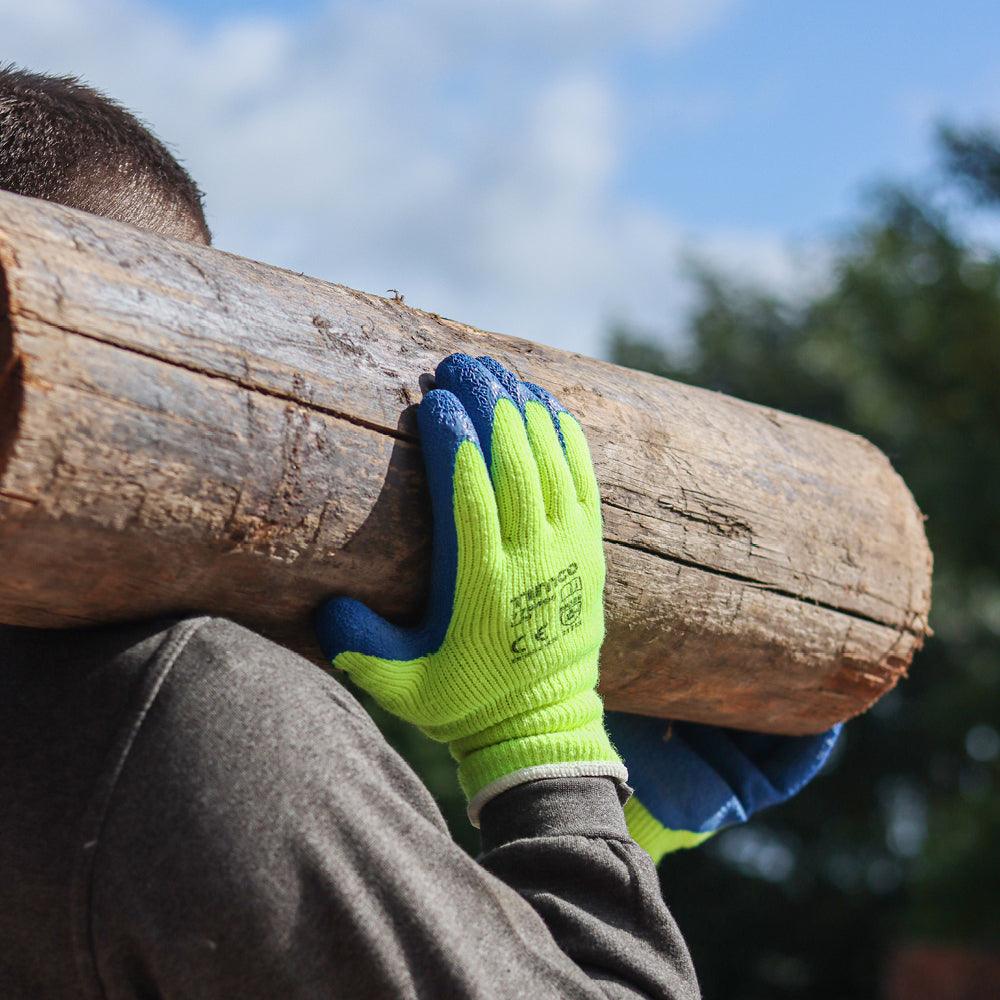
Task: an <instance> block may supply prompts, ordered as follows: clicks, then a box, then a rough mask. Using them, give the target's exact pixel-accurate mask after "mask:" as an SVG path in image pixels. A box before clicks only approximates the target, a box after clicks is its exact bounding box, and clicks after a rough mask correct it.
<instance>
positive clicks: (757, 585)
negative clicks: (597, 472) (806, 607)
mask: <svg viewBox="0 0 1000 1000" xmlns="http://www.w3.org/2000/svg"><path fill="white" fill-rule="evenodd" d="M604 541H605V542H606V543H607V544H609V545H620V546H621V547H622V548H625V549H632V550H633V551H635V552H642V553H644V554H645V555H648V556H656V558H657V559H662V560H664V562H668V563H673V564H674V565H675V566H686V567H688V568H689V569H697V570H701V571H702V572H703V573H709V574H711V575H712V576H717V577H721V578H722V579H725V580H734V581H736V582H737V583H743V584H746V585H747V586H749V587H753V588H754V589H755V590H766V591H768V592H769V593H771V594H777V595H778V596H779V597H787V598H789V599H791V600H793V601H798V602H799V603H801V604H811V605H812V606H813V607H817V608H823V609H824V610H826V611H833V612H836V613H837V614H841V615H846V616H847V617H849V618H856V619H857V620H858V621H863V622H868V623H869V624H871V625H878V626H880V627H882V628H888V629H892V630H893V631H894V632H897V633H899V635H900V637H901V636H902V635H904V634H906V633H909V634H910V635H913V636H915V637H916V638H918V639H923V638H924V636H926V634H927V632H926V630H925V629H923V628H920V627H914V626H913V625H910V624H909V623H908V624H906V625H903V626H900V625H896V624H894V623H892V622H885V621H880V620H879V619H878V618H873V617H872V616H871V615H866V614H864V612H861V611H854V610H851V609H849V608H841V607H838V606H837V605H836V604H829V603H827V602H826V601H820V600H818V599H816V598H813V597H807V596H805V595H804V594H796V593H795V592H794V591H792V590H786V589H785V588H784V587H776V586H775V585H774V584H772V583H765V582H764V581H763V580H755V579H754V578H753V577H751V576H744V575H743V574H742V573H735V572H732V571H731V570H724V569H718V568H716V567H713V566H705V565H704V564H702V563H699V562H695V561H694V560H693V559H684V558H683V557H682V556H675V555H669V554H668V553H666V552H660V551H658V550H657V549H653V548H650V547H649V546H647V545H639V544H638V543H636V542H628V541H625V540H623V539H620V538H608V537H607V536H605V538H604ZM907 611H908V613H909V614H911V615H912V614H913V612H912V611H910V609H907ZM897 644H898V639H897V641H896V643H894V644H893V647H892V648H895V646H896V645H897Z"/></svg>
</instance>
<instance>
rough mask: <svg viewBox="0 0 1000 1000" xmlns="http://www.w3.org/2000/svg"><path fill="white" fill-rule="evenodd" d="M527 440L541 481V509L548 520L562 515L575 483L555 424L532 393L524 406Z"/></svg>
mask: <svg viewBox="0 0 1000 1000" xmlns="http://www.w3.org/2000/svg"><path fill="white" fill-rule="evenodd" d="M524 417H525V423H526V425H527V428H528V440H529V441H530V442H531V449H532V451H533V452H534V453H535V463H536V464H537V466H538V475H539V478H540V479H541V482H542V495H543V497H544V498H545V512H546V514H547V515H548V518H549V520H550V521H559V520H561V519H562V518H564V517H565V516H566V514H567V511H568V510H569V509H570V504H572V505H573V507H574V508H575V507H576V499H577V496H576V484H575V483H574V482H573V475H572V473H571V472H570V467H569V462H568V461H567V459H566V452H565V450H564V448H563V444H562V440H561V437H560V433H559V428H558V425H557V424H555V423H554V422H553V419H552V414H551V412H550V410H549V408H548V406H547V405H546V404H545V403H544V402H543V401H542V400H540V399H538V397H537V396H535V395H534V393H532V395H531V398H530V399H529V400H528V402H527V403H526V404H525V407H524Z"/></svg>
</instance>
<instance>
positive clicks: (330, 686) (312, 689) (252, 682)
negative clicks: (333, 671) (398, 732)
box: [143, 617, 373, 759]
mask: <svg viewBox="0 0 1000 1000" xmlns="http://www.w3.org/2000/svg"><path fill="white" fill-rule="evenodd" d="M157 660H158V664H157V666H156V673H158V674H160V675H162V682H160V683H158V684H157V690H156V691H155V696H154V697H152V698H151V699H150V704H149V708H148V712H147V717H146V718H145V719H144V720H143V728H145V729H147V730H155V731H156V737H155V738H156V739H158V740H159V741H161V747H160V751H161V752H160V754H159V756H160V758H161V759H162V758H163V753H162V750H163V748H164V745H165V744H169V743H171V742H173V741H177V740H187V741H190V740H195V741H197V740H198V739H202V738H203V739H207V740H214V741H218V740H219V739H220V738H221V736H224V735H228V736H229V737H232V738H235V734H237V733H248V732H252V733H255V734H256V739H255V740H253V741H251V743H250V745H248V746H246V747H243V748H242V750H243V752H245V753H253V752H254V750H255V749H256V748H259V747H261V746H266V747H267V748H268V752H269V753H273V752H275V750H276V748H277V747H278V746H279V745H281V744H283V743H291V744H293V745H295V746H296V748H297V749H298V744H299V738H300V736H302V735H303V734H312V736H313V738H315V736H316V735H318V734H319V733H321V732H325V733H327V734H328V735H329V736H331V737H334V736H336V735H337V734H340V733H342V731H343V727H344V725H345V723H346V724H348V725H349V726H350V727H351V728H353V727H354V726H360V727H362V729H364V730H366V731H368V730H371V729H372V728H373V727H372V723H371V720H370V719H369V717H368V715H367V713H366V712H365V711H364V710H363V709H362V707H361V705H360V704H359V703H358V701H357V700H356V699H355V698H354V696H353V695H352V694H351V693H350V692H349V691H348V690H347V689H346V688H345V687H344V686H343V685H342V684H340V683H339V682H338V681H336V680H335V679H334V678H333V677H331V676H330V675H328V674H327V673H325V672H324V671H323V670H321V669H320V668H319V667H318V666H316V665H315V664H313V663H310V662H309V661H308V660H306V659H305V658H304V657H302V656H300V655H299V654H297V653H295V652H293V651H291V650H289V649H286V648H285V647H283V646H280V645H278V644H277V643H275V642H273V641H271V640H270V639H267V638H265V637H264V636H261V635H258V634H257V633H256V632H252V631H251V630H250V629H248V628H245V627H243V626H242V625H238V624H236V623H235V622H233V621H230V620H228V619H225V618H215V617H199V618H188V619H184V620H181V621H178V622H176V623H174V624H173V625H172V626H171V627H170V628H169V629H168V630H166V631H165V632H164V634H163V638H162V642H161V645H160V647H159V649H158V651H157ZM223 742H224V743H228V742H229V741H228V740H224V741H223ZM218 749H219V750H224V749H225V746H220V747H219V748H218Z"/></svg>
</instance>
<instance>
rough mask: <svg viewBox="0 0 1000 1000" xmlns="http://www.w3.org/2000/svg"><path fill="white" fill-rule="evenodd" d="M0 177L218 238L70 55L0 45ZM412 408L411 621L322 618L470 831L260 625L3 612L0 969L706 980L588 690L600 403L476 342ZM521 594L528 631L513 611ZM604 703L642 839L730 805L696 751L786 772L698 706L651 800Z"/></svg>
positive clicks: (161, 984)
mask: <svg viewBox="0 0 1000 1000" xmlns="http://www.w3.org/2000/svg"><path fill="white" fill-rule="evenodd" d="M0 187H2V188H4V189H6V190H9V191H14V192H15V193H18V194H24V195H29V196H34V197H45V198H49V199H50V200H54V201H60V202H62V203H64V204H67V205H71V206H73V207H76V208H80V209H82V210H84V211H90V212H95V213H98V214H102V215H107V216H109V217H112V218H116V219H119V220H120V221H123V222H127V223H131V224H133V225H138V226H142V227H144V228H147V229H151V230H153V231H156V232H160V233H163V234H164V235H167V236H173V237H177V238H182V239H189V240H196V241H199V242H206V243H207V242H209V239H210V237H209V231H208V227H207V225H206V223H205V219H204V215H203V212H202V208H201V197H200V194H199V193H198V191H197V188H196V187H195V185H194V184H193V182H192V181H191V179H190V177H189V176H188V175H187V174H186V172H185V171H184V170H183V168H181V167H180V166H179V165H178V164H177V163H176V162H175V161H174V160H173V158H172V157H171V156H170V154H169V153H168V152H167V150H166V149H165V147H164V146H163V145H162V144H161V143H159V142H158V140H156V139H155V138H154V137H153V136H152V135H151V134H150V133H149V132H148V131H147V130H146V129H145V128H144V127H143V126H142V125H141V124H140V123H139V122H138V121H136V120H135V119H134V118H133V117H132V116H131V115H130V114H129V113H128V112H127V111H125V110H124V109H123V108H121V107H120V106H118V105H116V104H114V103H113V102H111V101H109V100H108V99H107V98H104V97H102V96H101V95H99V94H97V93H95V92H94V91H92V90H90V89H89V88H86V87H83V86H82V85H80V84H79V83H77V82H76V81H73V80H70V79H54V78H48V77H41V76H38V75H33V74H28V73H23V72H19V71H15V70H13V69H7V70H0ZM419 419H420V427H421V440H422V446H423V450H424V457H425V463H426V466H427V471H428V478H429V482H430V485H431V495H432V502H433V507H434V558H433V581H432V589H431V598H430V601H429V606H428V610H427V616H426V619H425V621H424V623H423V624H422V625H421V626H420V627H419V628H417V629H410V630H404V629H400V628H397V627H395V626H393V625H391V624H390V623H387V622H384V621H382V620H380V619H378V618H377V617H376V616H374V615H373V614H372V613H371V612H370V611H368V609H366V608H364V607H363V606H361V605H359V604H357V603H356V602H353V601H350V600H348V599H336V600H333V601H331V602H330V603H329V604H328V605H326V606H325V607H324V608H323V609H321V611H320V613H319V615H318V618H317V628H318V635H319V639H320V642H321V645H322V646H323V648H324V650H325V652H326V653H327V655H328V656H329V658H330V659H331V661H332V663H333V665H334V666H335V667H336V668H338V669H341V670H344V671H346V672H347V673H349V674H350V675H351V676H352V678H353V679H354V680H355V681H356V682H357V683H358V684H360V685H361V686H362V687H364V688H366V689H367V690H369V691H370V692H371V693H372V694H373V695H374V696H375V697H376V698H377V699H378V700H379V701H380V702H381V703H382V704H383V705H384V706H385V707H386V708H388V709H389V710H390V711H393V712H395V713H396V714H398V715H400V716H401V717H402V718H404V719H407V720H409V721H411V722H413V723H414V724H416V725H418V726H419V727H420V728H421V729H422V730H423V731H424V732H425V733H427V734H428V735H429V736H430V737H431V738H434V739H439V740H443V741H447V742H448V743H449V746H450V748H451V750H452V753H453V755H454V756H455V758H456V760H457V761H458V762H459V764H458V766H459V776H460V780H461V782H462V785H463V787H464V788H465V790H466V792H467V794H468V796H469V813H470V819H471V820H472V821H473V822H474V823H476V824H477V825H479V826H480V830H481V836H482V841H483V853H482V855H481V856H480V858H479V859H478V861H477V860H473V859H472V858H470V857H468V856H467V855H466V854H465V853H464V852H462V851H461V850H459V849H458V848H457V847H456V846H455V844H454V843H453V842H452V841H451V839H450V837H449V836H448V833H447V831H446V829H445V826H444V823H443V821H442V819H441V816H440V814H439V812H438V811H437V808H436V807H435V805H434V803H433V801H432V800H431V798H430V796H429V795H428V793H427V791H426V789H424V787H423V786H422V785H421V783H420V782H419V780H418V779H417V778H416V776H415V775H414V774H413V773H412V771H410V769H409V768H408V767H407V766H406V764H405V763H404V762H403V761H402V760H401V759H400V758H399V757H398V756H397V755H396V754H395V753H394V752H393V751H392V750H391V749H390V748H389V747H388V746H387V745H386V743H385V742H384V740H383V739H382V738H381V736H380V734H379V733H378V731H377V730H376V729H375V727H374V725H373V724H372V723H371V721H370V720H369V719H368V717H367V715H366V714H365V713H364V712H363V710H362V709H361V708H360V706H359V705H358V703H357V702H356V701H355V700H354V699H353V698H352V696H351V695H350V694H349V693H348V692H347V691H346V690H345V689H344V688H343V687H342V686H341V685H340V684H339V683H337V682H336V681H335V680H333V679H332V678H330V677H328V676H326V675H325V674H323V673H322V672H321V671H318V670H316V669H315V668H314V667H312V666H311V665H309V664H308V663H306V662H305V661H303V660H302V659H300V658H299V657H297V656H295V655H294V654H292V653H290V652H288V651H286V650H284V649H281V648H280V647H277V646H275V645H274V644H272V643H270V642H268V641H266V640H264V639H262V638H260V637H258V636H256V635H253V634H252V633H250V632H248V631H246V630H245V629H242V628H239V627H238V626H236V625H233V624H232V623H229V622H226V621H222V620H217V619H209V618H188V619H184V620H181V621H161V622H151V623H140V624H131V625H127V626H116V627H112V628H99V629H89V630H72V631H58V632H57V631H53V632H48V631H39V630H28V629H19V628H10V627H6V628H2V629H0V794H2V799H3V802H4V811H3V818H2V820H0V872H2V873H3V878H2V879H0V996H3V997H5V998H6V997H10V998H16V997H32V998H38V997H55V998H59V997H106V998H119V997H120V998H125V997H152V996H165V997H167V996H171V997H223V996H225V997H231V996H239V997H242V998H247V997H380V998H381V997H396V996H433V997H456V998H457V997H490V998H502V997H508V996H509V997H514V996H530V997H532V998H541V997H549V996H551V997H608V996H613V997H628V996H634V997H640V996H641V997H651V996H656V997H677V998H688V997H696V996H697V995H698V990H697V984H696V981H695V976H694V971H693V969H692V967H691V963H690V960H689V958H688V955H687V951H686V949H685V946H684V943H683V941H682V939H681V937H680V934H679V933H678V930H677V928H676V926H675V925H674V923H673V921H672V919H671V917H670V915H669V913H668V911H667V909H666V907H665V905H664V903H663V900H662V897H661V894H660V890H659V883H658V879H657V874H656V870H655V867H654V865H653V862H652V860H651V859H650V857H649V855H648V854H647V853H646V852H645V851H644V850H643V849H642V848H640V847H639V846H638V845H637V844H636V843H635V842H634V841H633V840H632V838H631V837H630V836H629V833H628V829H627V827H626V822H625V815H624V812H623V809H622V803H623V801H625V800H626V799H627V798H628V795H629V787H628V786H627V785H626V783H625V781H626V777H627V772H626V770H625V767H624V766H623V764H622V761H621V759H620V757H619V754H618V752H617V750H616V749H615V747H614V745H613V744H612V742H611V740H610V739H609V738H608V735H607V733H606V730H605V727H604V722H603V709H602V706H601V703H600V699H599V698H598V696H597V695H596V693H595V685H596V681H597V661H598V653H599V648H600V643H601V640H602V638H603V610H602V592H603V584H604V562H603V552H602V542H601V524H600V502H599V495H598V489H597V483H596V480H595V479H594V475H593V470H592V468H591V466H590V459H589V455H588V452H587V447H586V442H585V440H584V438H583V434H582V431H581V430H580V428H579V425H578V424H577V423H576V422H575V420H574V419H573V418H572V417H571V416H570V415H569V414H568V413H566V411H565V410H563V409H562V408H561V407H560V406H559V404H558V403H557V402H556V401H555V400H554V399H553V398H552V397H551V396H549V395H548V394H547V393H546V392H545V391H544V390H543V389H541V388H539V387H537V386H533V385H528V384H526V383H522V382H520V381H519V380H518V379H517V378H516V376H515V375H513V374H512V373H511V372H508V371H506V370H505V369H503V368H502V367H500V366H499V365H498V364H496V362H494V361H492V360H490V359H478V360H477V359H473V358H469V357H466V356H461V355H455V356H452V357H450V358H448V359H445V361H444V362H442V364H441V365H440V366H439V367H438V370H437V388H436V389H434V390H433V391H431V392H430V393H428V394H427V396H426V397H425V399H424V401H423V402H422V404H421V406H420V410H419ZM548 594H554V595H557V596H556V597H554V599H553V600H552V601H547V600H542V599H540V598H541V597H544V596H545V595H548ZM526 622H530V624H531V625H532V629H531V636H532V642H531V644H530V646H529V645H525V644H524V643H520V644H519V643H518V642H517V636H513V639H514V641H512V635H513V630H514V626H515V624H516V625H517V626H518V632H519V633H520V632H522V631H523V628H522V626H523V624H524V623H526ZM616 724H617V726H618V727H619V728H620V732H621V736H620V737H617V738H618V739H619V740H620V741H621V742H623V744H624V743H628V744H629V745H630V746H632V747H633V749H634V755H635V758H636V760H637V761H638V762H639V765H640V766H639V771H640V773H647V774H649V775H651V776H653V780H652V781H651V783H650V784H649V793H648V794H647V799H648V800H649V801H647V802H646V803H645V804H644V805H643V806H641V807H637V806H635V805H633V804H630V806H629V809H630V811H631V815H632V818H633V819H634V820H636V821H637V822H638V825H639V827H642V828H643V829H644V830H645V831H646V834H645V835H646V836H647V837H648V838H649V841H648V846H650V850H652V851H654V852H655V853H658V854H661V853H662V852H663V851H664V850H666V849H671V848H673V847H676V846H678V843H677V836H678V834H677V831H678V830H680V831H681V840H682V841H683V840H684V837H685V836H694V837H695V839H698V838H700V837H701V836H702V835H703V834H704V835H707V834H708V833H710V832H711V830H712V829H714V828H715V826H717V825H718V815H716V818H715V819H712V820H710V821H709V828H708V829H707V830H703V829H702V828H701V826H699V824H702V825H704V824H703V820H705V817H704V816H701V817H700V818H699V815H697V814H698V809H697V808H694V807H695V806H699V805H700V806H701V807H703V806H704V805H705V803H706V802H707V801H708V800H706V799H704V796H702V795H701V793H700V792H698V789H699V788H702V787H709V786H710V785H711V782H710V781H709V782H708V785H705V784H704V782H702V784H698V782H701V781H702V779H703V778H707V777H708V776H709V775H712V776H715V777H716V778H717V779H718V778H719V775H720V774H722V775H724V776H725V778H726V780H725V781H722V782H721V784H720V785H719V787H718V788H716V789H715V792H718V791H719V789H723V794H724V792H725V791H728V793H729V796H730V798H732V797H733V795H734V789H735V788H737V787H739V789H740V790H741V792H742V790H743V789H744V788H749V787H750V786H751V785H752V784H753V781H751V782H750V784H747V781H746V780H745V779H747V777H748V776H750V777H752V778H753V780H754V781H756V782H757V786H759V787H763V786H767V787H768V788H770V789H772V790H773V789H774V788H776V787H778V788H779V791H780V790H781V787H780V786H781V781H780V780H777V779H775V780H774V781H770V780H764V779H763V778H762V777H761V776H762V775H765V774H766V773H767V767H763V768H757V767H753V768H748V767H747V765H746V763H745V761H744V760H743V759H742V757H741V758H740V759H739V760H737V759H736V758H735V757H733V753H732V750H733V748H734V747H735V746H736V743H735V742H734V740H735V737H733V736H730V735H725V736H721V737H720V734H721V731H714V733H713V731H711V730H708V729H707V728H706V727H700V729H701V730H704V731H705V734H707V735H708V737H709V739H708V743H707V744H706V746H707V747H708V751H709V752H707V755H699V753H698V752H697V748H698V740H697V739H696V738H694V736H695V735H696V734H697V733H698V732H700V730H699V729H698V728H697V727H696V728H695V729H694V730H692V734H694V735H692V738H691V739H690V740H687V739H686V740H678V741H677V742H676V743H674V744H673V745H672V746H669V749H668V752H669V753H671V754H674V753H675V752H676V751H675V747H678V748H680V750H681V755H682V756H683V757H685V759H686V760H687V761H688V764H687V765H684V764H682V765H681V766H680V767H679V768H678V771H677V774H678V776H679V779H678V785H677V787H678V788H681V784H682V782H686V783H687V784H686V786H685V787H686V788H687V789H688V791H689V792H691V791H693V792H695V793H696V794H684V795H682V796H681V798H682V799H683V800H684V802H685V803H686V804H685V805H684V806H683V808H680V809H679V811H678V810H676V809H675V810H674V812H673V813H671V811H670V810H669V809H667V810H663V809H661V808H660V805H662V802H661V799H664V795H663V794H661V793H662V789H660V790H658V789H657V782H660V783H662V778H663V773H664V772H663V766H662V764H663V762H662V761H661V760H660V758H659V756H658V754H659V753H660V752H661V751H660V747H662V746H663V740H662V738H661V736H662V726H661V725H660V724H655V726H656V733H655V734H652V733H649V732H646V730H645V729H644V728H643V723H641V722H638V721H637V720H631V719H629V718H628V717H625V718H622V719H619V720H617V723H616ZM650 739H651V740H653V742H655V743H656V744H658V746H657V747H656V748H655V749H653V750H650V749H649V745H648V740H650ZM720 739H721V742H720ZM709 744H710V745H709ZM650 745H651V744H650ZM769 745H770V744H769ZM720 747H721V748H722V749H721V750H720V749H719V748H720ZM692 748H694V749H692ZM713 748H714V749H713ZM727 755H728V756H727ZM736 756H737V757H740V755H739V754H737V755H736ZM765 756H766V755H765ZM807 756H808V757H809V761H810V766H811V767H812V768H813V770H814V769H815V766H817V760H818V759H819V755H818V754H817V753H816V752H815V748H813V750H811V751H810V754H808V755H807ZM691 760H696V761H699V762H700V763H701V764H702V765H703V767H705V768H707V771H706V770H702V771H699V770H698V768H697V767H696V766H695V767H694V768H693V770H692V766H689V765H690V761H691ZM796 760H797V761H800V760H801V755H799V757H798V758H796ZM706 761H707V762H708V763H707V764H706ZM734 761H735V762H734ZM768 761H770V758H768ZM727 763H729V764H732V765H733V766H732V767H731V768H730V769H729V771H728V772H727V771H726V767H725V766H724V765H726V764H727ZM720 766H721V767H722V770H721V771H720V769H719V768H720ZM796 766H799V765H798V764H797V765H796ZM800 770H801V767H800ZM786 771H787V768H786V769H784V770H782V771H781V774H782V776H784V775H785V773H786ZM775 773H777V772H775ZM803 773H805V772H804V771H803ZM810 773H811V772H810ZM720 780H721V779H720ZM727 781H728V783H727ZM669 783H670V782H669V781H667V784H668V785H669ZM786 785H788V787H791V785H790V783H788V782H786ZM681 790H683V789H681ZM768 794H771V793H768ZM668 797H669V796H668ZM710 797H711V796H710ZM772 797H773V795H772ZM778 797H780V795H779V796H778ZM750 798H752V796H751V797H750ZM758 798H766V795H762V796H758ZM664 800H665V799H664ZM634 801H635V800H633V802H634ZM748 801H750V800H749V799H748ZM651 803H652V805H651ZM712 805H713V808H715V803H714V800H713V802H712ZM637 808H641V812H639V811H637ZM702 811H704V810H703V809H702ZM715 813H716V814H719V813H718V809H715ZM727 815H728V814H727ZM664 820H666V821H667V822H666V823H665V822H664ZM670 824H672V826H671V825H670ZM685 824H686V825H685ZM713 824H714V825H713ZM685 831H686V833H685ZM664 837H666V840H664Z"/></svg>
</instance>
